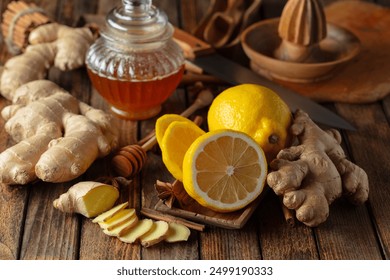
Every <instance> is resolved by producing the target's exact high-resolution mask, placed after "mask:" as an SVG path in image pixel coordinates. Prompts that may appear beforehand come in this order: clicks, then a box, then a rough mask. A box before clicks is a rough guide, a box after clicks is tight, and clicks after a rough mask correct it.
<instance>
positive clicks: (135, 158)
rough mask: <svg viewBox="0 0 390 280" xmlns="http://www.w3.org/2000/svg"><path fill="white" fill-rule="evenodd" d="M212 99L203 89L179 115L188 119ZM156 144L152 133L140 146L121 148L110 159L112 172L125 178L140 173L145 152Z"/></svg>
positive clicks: (209, 93)
mask: <svg viewBox="0 0 390 280" xmlns="http://www.w3.org/2000/svg"><path fill="white" fill-rule="evenodd" d="M213 99H214V96H213V94H212V93H211V91H210V90H208V89H203V90H201V91H200V93H199V94H198V96H197V98H196V99H195V101H194V102H193V103H192V105H191V106H190V107H188V108H187V109H186V110H185V111H184V112H182V113H181V114H180V115H181V116H183V117H186V118H188V117H189V116H190V115H192V114H193V113H194V112H195V111H196V110H198V109H201V108H204V107H206V106H208V105H210V104H211V102H212V100H213ZM156 143H157V139H156V135H155V133H153V136H152V137H151V138H150V139H149V140H148V141H147V142H146V143H145V144H143V145H142V146H141V145H138V144H132V145H127V146H124V147H122V148H121V149H119V151H118V152H117V153H116V155H115V156H114V157H113V158H112V161H111V165H112V167H113V169H114V171H115V172H116V173H117V174H118V175H120V176H122V177H126V178H130V177H133V176H135V175H136V174H138V173H139V172H140V171H141V169H142V168H143V166H144V164H145V161H146V158H147V156H146V152H147V151H149V150H150V149H151V148H152V147H153V146H154V145H155V144H156Z"/></svg>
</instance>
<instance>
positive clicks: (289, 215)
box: [280, 198, 295, 227]
mask: <svg viewBox="0 0 390 280" xmlns="http://www.w3.org/2000/svg"><path fill="white" fill-rule="evenodd" d="M280 205H281V207H282V211H283V216H284V219H285V220H286V222H287V224H288V225H289V226H290V227H295V215H294V211H293V210H291V209H288V208H287V207H286V205H284V204H283V201H282V199H281V198H280Z"/></svg>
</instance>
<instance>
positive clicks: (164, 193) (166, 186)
mask: <svg viewBox="0 0 390 280" xmlns="http://www.w3.org/2000/svg"><path fill="white" fill-rule="evenodd" d="M155 187H156V190H157V193H158V198H160V199H161V200H162V201H163V202H164V203H165V205H167V206H168V207H169V208H172V206H173V203H174V202H175V200H176V196H175V193H174V191H173V184H172V183H167V182H162V181H159V180H157V181H156V184H155Z"/></svg>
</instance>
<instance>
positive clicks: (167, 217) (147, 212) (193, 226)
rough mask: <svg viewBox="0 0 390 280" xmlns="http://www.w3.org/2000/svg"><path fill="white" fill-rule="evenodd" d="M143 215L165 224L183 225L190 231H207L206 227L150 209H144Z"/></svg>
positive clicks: (142, 210)
mask: <svg viewBox="0 0 390 280" xmlns="http://www.w3.org/2000/svg"><path fill="white" fill-rule="evenodd" d="M140 212H141V214H142V215H144V216H145V217H148V218H151V219H154V220H160V221H165V222H172V223H178V224H182V225H184V226H186V227H188V228H190V229H194V230H197V231H203V230H204V229H205V227H206V226H205V225H202V224H198V223H195V222H191V221H187V220H185V219H182V218H178V217H175V216H172V215H169V214H164V213H161V212H159V211H156V210H153V209H150V208H142V209H141V211H140Z"/></svg>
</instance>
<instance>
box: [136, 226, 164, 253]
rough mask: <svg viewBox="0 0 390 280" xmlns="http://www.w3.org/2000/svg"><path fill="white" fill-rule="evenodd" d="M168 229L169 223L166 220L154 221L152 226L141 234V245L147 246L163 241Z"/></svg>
mask: <svg viewBox="0 0 390 280" xmlns="http://www.w3.org/2000/svg"><path fill="white" fill-rule="evenodd" d="M168 229H169V225H168V223H167V222H164V221H157V222H154V223H153V226H152V228H151V229H150V230H149V231H148V232H147V233H145V234H144V235H142V236H141V238H140V240H141V245H142V246H144V247H149V246H152V245H154V244H157V243H159V242H161V241H163V240H164V239H165V236H166V235H167V233H168Z"/></svg>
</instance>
